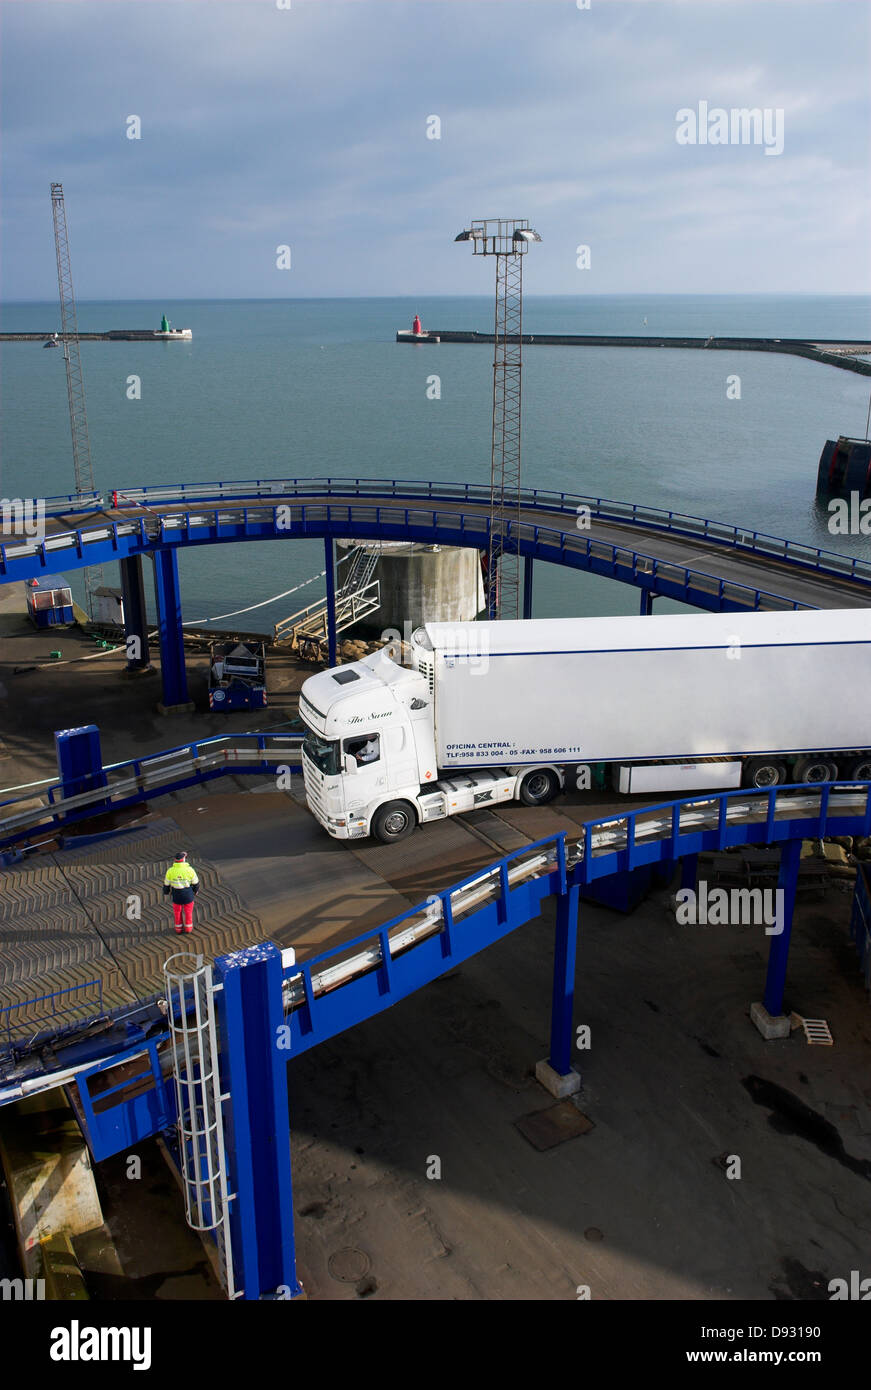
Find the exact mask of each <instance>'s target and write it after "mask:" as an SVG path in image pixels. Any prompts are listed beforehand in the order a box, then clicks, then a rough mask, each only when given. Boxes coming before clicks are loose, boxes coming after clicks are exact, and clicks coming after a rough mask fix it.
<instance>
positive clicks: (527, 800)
mask: <svg viewBox="0 0 871 1390" xmlns="http://www.w3.org/2000/svg"><path fill="white" fill-rule="evenodd" d="M558 791H559V778H558V777H557V775H556V773H555V772H551V771H550V769H549V768H546V767H544V768H533V770H532V771H531V772H527V773H525V774H524V776H523V778H522V779H521V782H520V790H519V791H518V793H517V795H518V797H519V799H520V800H521V801H522V802H523V804H524V806H543V805H544V804H545V802H547V801H553V799H554V797H555V796H556V794H557V792H558Z"/></svg>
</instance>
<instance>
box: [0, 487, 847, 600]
mask: <svg viewBox="0 0 871 1390" xmlns="http://www.w3.org/2000/svg"><path fill="white" fill-rule="evenodd" d="M281 505H282V504H280V503H278V502H276V503H275V505H273V506H272V507H270V508H265V507H261V508H256V507H249V506H244V507H241V508H239V507H235V506H234V507H229V506H225V508H224V509H220V508H212V509H209V508H200V509H198V510H197V511H195V512H192V511H190V512H182V513H178V514H174V513H169V514H166V515H160V516H158V515H156V514H154V515H149V516H148V517H147V518H146V517H145V516H141V517H139V518H138V519H137V520H136V521H124V522H107V523H105V524H102V525H100V526H99V527H98V528H95V529H93V530H88V529H86V528H84V527H82V528H79V529H78V530H76V531H75V532H61V533H58V534H57V535H52V536H50V537H48V538H47V539H46V540H45V541H43V542H30V543H19V544H17V545H14V546H2V545H0V579H2V578H6V579H26V578H29V577H31V575H32V574H34V573H40V572H43V571H45V570H49V569H50V568H52V567H55V566H56V565H57V563H58V562H59V561H62V563H63V565H64V568H65V569H66V568H69V567H70V566H74V567H76V568H78V567H80V566H82V565H88V564H94V563H97V562H100V563H103V562H108V561H110V560H112V559H120V558H122V556H123V555H125V554H137V553H142V552H143V551H148V550H149V549H153V548H154V547H157V546H167V545H185V544H192V543H196V544H212V543H215V542H218V541H238V540H246V539H247V540H270V539H278V538H282V537H289V536H294V535H295V536H309V535H311V536H316V535H343V534H344V535H351V534H353V535H355V536H357V537H364V536H368V537H372V538H376V539H377V538H379V537H381V538H387V539H419V540H423V541H427V540H428V541H430V542H432V541H433V540H437V541H440V542H441V543H442V544H445V543H447V544H455V545H472V546H477V547H485V546H486V544H487V537H488V535H489V518H488V516H487V515H486V514H485V513H484V511H483V510H482V511H478V512H476V513H471V514H470V513H464V512H458V511H442V512H439V511H438V510H433V511H430V510H429V509H422V508H411V507H403V508H391V507H385V506H380V505H379V506H375V507H368V508H367V507H365V506H362V504H358V506H357V508H355V507H354V506H344V507H341V506H336V505H334V504H333V505H331V504H328V503H322V504H314V505H312V504H308V505H305V504H297V505H294V506H293V508H292V509H291V510H292V513H295V515H291V516H290V517H289V518H288V517H285V516H283V515H282V514H281ZM508 537H509V540H513V541H514V543H515V545H516V546H517V549H518V551H519V552H520V553H521V554H530V555H533V556H534V557H535V558H538V559H541V560H544V561H546V562H548V563H552V564H564V565H572V566H575V567H578V568H588V569H592V570H594V571H595V572H596V573H600V574H605V575H607V576H609V577H611V578H614V579H618V580H620V581H621V582H624V583H630V584H635V585H638V586H640V587H647V588H655V589H656V591H657V592H658V593H661V594H663V595H664V596H666V597H671V598H678V599H681V600H682V601H684V602H687V603H691V604H692V603H695V604H696V605H697V606H701V607H708V608H710V607H715V606H716V605H715V603H713V602H712V599H713V600H716V604H722V603H723V602H724V601H725V602H729V603H734V604H735V605H736V606H737V607H740V608H744V609H748V608H749V609H763V610H769V611H770V610H772V609H783V608H806V607H811V606H813V605H809V604H805V603H799V602H798V601H797V600H794V599H789V598H785V597H783V596H782V595H780V594H776V593H774V592H773V591H770V590H767V589H758V588H755V587H754V586H752V585H748V584H739V583H737V582H736V581H735V580H727V579H724V578H723V577H722V576H720V575H714V574H709V573H707V572H706V571H704V570H699V569H693V568H690V567H688V566H686V565H680V564H676V563H674V562H673V561H670V560H661V559H658V558H657V557H656V556H653V555H645V554H643V553H641V552H638V551H635V550H632V549H631V548H629V547H628V546H619V545H615V544H612V543H611V542H610V541H603V540H597V539H595V538H594V537H591V536H587V537H585V536H582V535H581V533H580V531H579V530H566V529H557V528H554V527H547V526H540V525H535V524H533V523H530V522H521V523H520V524H519V525H518V524H515V523H510V524H509V527H508ZM859 563H860V562H858V561H856V562H855V563H854V571H855V572H853V573H848V572H847V571H846V570H839V571H838V572H837V574H833V573H832V572H830V571H829V570H827V569H825V568H824V567H823V566H822V565H820V566H818V567H817V575H818V577H819V578H821V579H831V578H837V579H839V580H843V579H845V578H846V579H854V580H856V582H859V583H863V584H864V583H865V582H866V581H865V580H864V578H862V577H860V575H859V571H858V570H857V569H855V565H858V564H859ZM868 584H869V592H871V580H869V581H868Z"/></svg>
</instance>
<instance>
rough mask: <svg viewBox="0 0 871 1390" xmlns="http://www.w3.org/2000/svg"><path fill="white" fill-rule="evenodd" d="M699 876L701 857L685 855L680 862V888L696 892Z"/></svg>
mask: <svg viewBox="0 0 871 1390" xmlns="http://www.w3.org/2000/svg"><path fill="white" fill-rule="evenodd" d="M698 876H699V856H698V855H697V854H685V855H684V857H683V859H682V860H681V861H680V886H681V888H691V889H692V890H693V892H695V891H696V880H697V878H698Z"/></svg>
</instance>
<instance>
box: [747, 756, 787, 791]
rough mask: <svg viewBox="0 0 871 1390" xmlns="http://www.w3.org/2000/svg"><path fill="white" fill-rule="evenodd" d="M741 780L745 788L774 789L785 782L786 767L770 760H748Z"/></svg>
mask: <svg viewBox="0 0 871 1390" xmlns="http://www.w3.org/2000/svg"><path fill="white" fill-rule="evenodd" d="M743 780H744V786H745V787H776V786H778V785H779V784H780V783H782V782H785V781H786V767H785V766H784V764H783V763H778V762H775V761H774V760H773V759H772V758H748V760H747V762H746V763H745V764H744V779H743Z"/></svg>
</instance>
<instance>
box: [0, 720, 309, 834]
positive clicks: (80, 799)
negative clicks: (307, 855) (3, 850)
mask: <svg viewBox="0 0 871 1390" xmlns="http://www.w3.org/2000/svg"><path fill="white" fill-rule="evenodd" d="M303 737H304V735H302V734H256V733H254V734H233V735H227V734H219V735H216V736H214V737H213V738H206V739H199V740H197V741H196V742H192V743H185V744H180V745H179V746H178V747H177V748H169V749H164V750H163V751H161V752H160V753H152V754H149V755H148V756H146V757H144V758H131V759H129V760H128V761H127V762H121V763H110V764H108V765H107V766H105V767H104V768H103V769H102V771H103V774H104V775H105V776H106V777H107V779H108V778H109V774H114V776H113V779H112V780H107V781H106V783H105V784H104V785H103V786H96V787H92V788H89V789H88V790H87V791H84V792H79V793H78V794H77V795H76V796H67V797H65V796H63V795H60V796H58V792H61V793H62V791H63V784H62V783H61V782H60V780H55V781H53V782H52V783H51V784H50V785H49V786H48V787H47V789H46V792H45V793H44V794H45V795H46V796H47V797H48V804H47V805H44V806H41V807H30V808H29V809H28V810H25V811H20V812H14V811H13V812H8V813H7V814H5V815H2V813H3V812H4V811H8V808H9V807H14V806H17V805H20V804H21V803H22V802H23V801H28V800H31V799H32V798H29V797H13V798H11V799H10V800H9V801H4V802H0V842H2V841H3V840H5V839H7V838H8V837H9V833H10V832H11V831H15V830H17V831H19V832H20V831H22V830H24V829H25V827H27V826H38V825H40V824H43V823H44V822H46V821H50V822H52V823H54V822H56V821H57V820H59V819H60V818H61V817H63V816H64V815H67V814H68V813H69V812H70V811H79V812H81V811H84V810H86V809H87V808H88V807H89V806H91V805H93V804H94V803H95V802H101V803H103V804H104V805H105V803H106V801H110V802H111V800H112V799H113V798H123V797H127V798H128V799H129V797H130V796H131V795H132V796H133V799H134V800H141V801H146V800H149V799H150V798H151V797H153V796H161V795H165V794H166V793H167V792H168V791H169V790H171V789H172V785H173V783H174V781H175V780H178V779H179V778H180V777H183V778H185V779H188V778H192V779H193V780H195V781H200V780H202V778H203V777H204V776H205V775H206V774H209V775H211V776H214V775H216V774H218V775H220V774H221V773H226V774H227V775H231V774H233V773H238V772H240V771H245V770H251V771H256V770H258V769H257V768H250V769H245V768H240V767H239V763H243V764H245V763H259V764H261V766H262V765H263V764H274V763H280V762H282V761H284V762H289V761H293V760H295V758H296V757H298V756H299V754H298V750H299V745H300V743H301V742H302V739H303ZM252 745H254V746H253V747H252ZM282 745H283V746H282ZM288 745H290V746H288ZM167 783H169V784H170V785H169V786H167V785H166V784H167ZM109 809H111V806H110V807H109Z"/></svg>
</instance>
